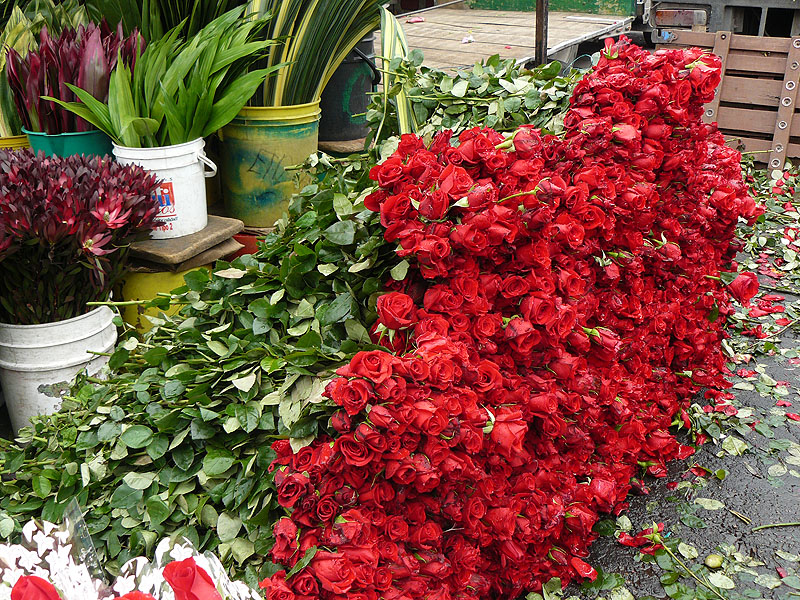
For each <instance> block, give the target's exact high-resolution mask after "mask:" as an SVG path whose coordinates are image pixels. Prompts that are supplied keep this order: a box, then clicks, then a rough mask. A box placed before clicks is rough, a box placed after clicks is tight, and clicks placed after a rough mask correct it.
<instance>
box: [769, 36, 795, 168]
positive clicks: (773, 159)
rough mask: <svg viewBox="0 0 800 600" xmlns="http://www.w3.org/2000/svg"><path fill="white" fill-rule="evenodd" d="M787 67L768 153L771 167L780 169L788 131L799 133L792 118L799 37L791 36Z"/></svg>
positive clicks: (793, 133) (783, 158)
mask: <svg viewBox="0 0 800 600" xmlns="http://www.w3.org/2000/svg"><path fill="white" fill-rule="evenodd" d="M786 60H787V64H788V67H787V69H786V75H785V76H784V78H783V90H782V91H781V99H780V103H779V104H778V117H777V119H776V122H775V126H774V127H775V128H774V132H773V135H772V153H771V154H770V155H769V166H770V168H771V169H782V168H783V163H784V162H786V153H787V151H788V145H789V132H790V131H791V132H792V135H800V134H799V133H797V130H800V119H793V118H792V117H794V114H795V112H794V111H795V107H796V106H797V85H798V75H799V74H800V37H794V38H792V43H791V47H790V49H789V55H788V56H787V57H786Z"/></svg>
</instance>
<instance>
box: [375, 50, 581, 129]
mask: <svg viewBox="0 0 800 600" xmlns="http://www.w3.org/2000/svg"><path fill="white" fill-rule="evenodd" d="M422 60H423V57H422V53H421V52H420V51H419V50H413V51H412V52H410V53H409V56H408V59H407V60H403V59H401V58H394V59H392V61H391V63H390V64H389V72H390V74H391V79H390V81H391V82H392V86H391V88H390V89H389V90H388V92H387V93H386V94H376V95H375V96H373V99H372V103H371V104H370V106H369V108H368V110H367V122H368V123H370V124H371V125H372V130H373V132H376V135H375V139H378V140H382V139H385V138H386V137H390V136H393V135H399V134H400V133H405V129H406V128H404V127H400V125H399V124H398V122H397V118H396V116H395V114H396V113H395V110H394V109H393V108H390V107H389V105H390V104H391V105H394V104H395V103H398V102H402V98H398V95H399V94H400V95H403V94H404V95H405V96H406V97H407V99H408V100H410V101H411V105H412V109H413V120H414V121H415V122H416V123H417V124H419V125H418V129H417V131H416V133H417V134H418V135H422V136H431V135H432V134H433V133H434V132H436V131H439V130H441V129H452V130H453V131H454V133H455V134H456V135H458V134H459V133H460V132H462V131H464V130H465V129H469V128H470V127H474V126H476V125H478V126H481V127H492V128H493V129H496V130H497V131H503V132H507V131H513V130H514V129H516V128H517V127H519V126H520V125H525V124H530V125H534V126H536V127H540V128H542V129H546V130H548V131H550V132H552V133H559V132H560V131H562V130H563V123H564V114H565V113H566V110H567V108H568V106H569V99H570V96H571V95H572V89H573V88H574V87H575V84H576V83H577V82H578V80H579V79H580V78H581V77H582V76H583V72H582V71H579V70H577V69H572V70H571V71H570V72H569V73H566V74H561V73H560V71H561V66H560V64H559V63H557V62H552V63H550V64H547V65H543V66H540V67H536V68H534V69H533V70H527V69H524V68H522V67H520V66H519V65H517V64H516V62H515V61H514V60H513V59H508V60H504V61H501V60H500V57H499V56H498V55H494V56H492V57H490V58H488V59H486V60H485V61H481V62H479V63H476V64H475V65H474V66H473V67H472V68H471V69H459V70H458V71H457V72H456V73H455V74H452V73H450V72H447V71H441V70H439V69H431V68H429V67H425V66H423V65H422Z"/></svg>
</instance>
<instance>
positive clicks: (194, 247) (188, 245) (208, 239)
mask: <svg viewBox="0 0 800 600" xmlns="http://www.w3.org/2000/svg"><path fill="white" fill-rule="evenodd" d="M242 229H244V223H242V222H241V221H240V220H239V219H230V218H228V217H219V216H216V215H208V225H207V226H206V227H205V229H203V230H201V231H198V232H197V233H193V234H191V235H185V236H183V237H178V238H172V239H168V240H142V241H141V242H134V243H133V244H131V254H130V255H131V258H135V259H141V260H143V261H147V262H151V263H157V264H159V265H166V267H167V268H159V269H158V270H159V271H179V270H180V269H178V268H176V267H177V266H179V265H182V264H184V263H186V262H187V261H189V260H190V259H194V258H195V257H196V256H198V255H200V254H201V253H203V252H206V251H207V250H209V249H212V248H215V247H216V246H218V245H219V244H221V243H222V242H224V241H225V240H229V239H230V238H232V237H233V236H234V235H235V234H237V233H239V232H240V231H242ZM235 251H236V249H234V250H233V252H235ZM221 256H225V255H221ZM217 258H220V257H217ZM192 262H193V261H192ZM207 262H208V261H206V263H207ZM206 263H200V264H206Z"/></svg>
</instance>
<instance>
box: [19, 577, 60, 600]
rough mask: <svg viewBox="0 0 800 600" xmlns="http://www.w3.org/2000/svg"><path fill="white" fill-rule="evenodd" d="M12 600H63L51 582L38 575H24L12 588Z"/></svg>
mask: <svg viewBox="0 0 800 600" xmlns="http://www.w3.org/2000/svg"><path fill="white" fill-rule="evenodd" d="M11 600H61V596H59V595H58V592H57V591H56V588H55V587H53V584H52V583H50V582H49V581H45V580H44V579H42V578H41V577H37V576H36V575H23V576H22V577H20V578H19V579H17V583H15V584H14V587H13V588H11Z"/></svg>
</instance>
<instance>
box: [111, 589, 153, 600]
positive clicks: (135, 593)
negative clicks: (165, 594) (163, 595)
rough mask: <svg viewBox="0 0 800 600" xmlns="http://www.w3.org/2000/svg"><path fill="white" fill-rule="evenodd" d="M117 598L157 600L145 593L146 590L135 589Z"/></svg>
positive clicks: (122, 599) (119, 599)
mask: <svg viewBox="0 0 800 600" xmlns="http://www.w3.org/2000/svg"><path fill="white" fill-rule="evenodd" d="M116 600H156V599H155V598H153V596H151V595H150V594H145V593H144V592H139V591H135V590H134V591H133V592H128V593H127V594H125V595H124V596H119V597H118V598H116Z"/></svg>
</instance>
